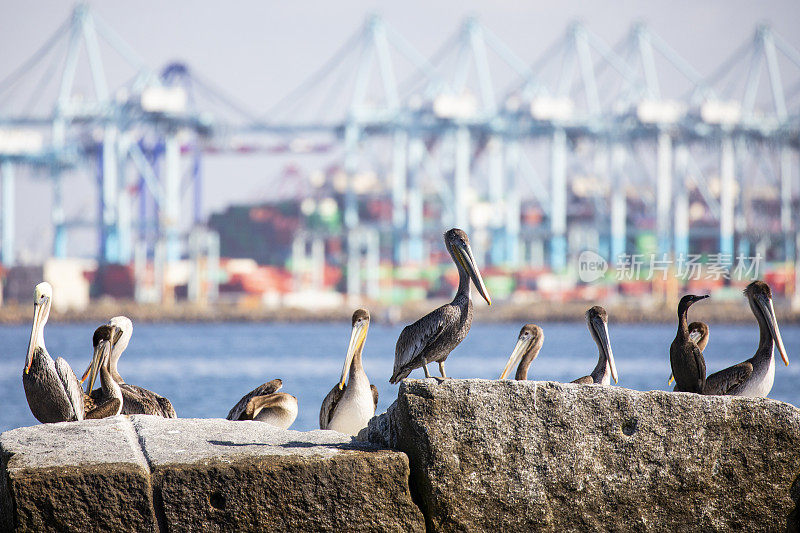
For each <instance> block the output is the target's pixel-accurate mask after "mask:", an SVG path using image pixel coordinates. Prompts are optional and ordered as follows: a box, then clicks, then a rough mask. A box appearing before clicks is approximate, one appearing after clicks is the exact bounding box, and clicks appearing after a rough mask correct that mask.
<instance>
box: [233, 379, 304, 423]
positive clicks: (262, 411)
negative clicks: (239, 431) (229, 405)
mask: <svg viewBox="0 0 800 533" xmlns="http://www.w3.org/2000/svg"><path fill="white" fill-rule="evenodd" d="M281 386H283V382H282V381H281V380H280V379H273V380H272V381H268V382H266V383H264V384H263V385H260V386H258V387H256V388H255V389H253V390H252V391H250V392H249V393H247V394H245V395H244V396H243V397H242V399H241V400H239V402H238V403H237V404H236V405H234V406H233V409H231V410H230V412H228V416H227V417H226V418H227V419H228V420H257V421H259V422H266V423H267V424H270V425H273V426H275V427H278V428H281V429H287V428H288V427H289V426H291V425H292V422H294V419H295V418H297V398H295V397H294V396H292V395H291V394H286V393H285V392H277V391H278V389H280V388H281Z"/></svg>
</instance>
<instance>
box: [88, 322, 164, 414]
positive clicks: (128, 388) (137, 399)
mask: <svg viewBox="0 0 800 533" xmlns="http://www.w3.org/2000/svg"><path fill="white" fill-rule="evenodd" d="M106 325H107V326H108V327H109V328H113V336H112V338H111V340H110V342H111V356H110V358H109V361H108V370H109V372H110V373H111V376H112V377H113V378H114V381H116V382H117V383H118V384H119V387H120V389H121V390H122V396H123V399H124V400H123V402H122V414H123V415H155V416H163V417H164V418H176V417H177V415H176V414H175V409H174V408H173V407H172V402H170V401H169V400H168V399H167V398H165V397H163V396H161V395H160V394H156V393H155V392H153V391H151V390H148V389H145V388H144V387H139V386H138V385H131V384H129V383H125V380H124V379H122V376H120V374H119V371H118V370H117V363H118V362H119V359H120V357H122V353H123V352H124V351H125V349H126V348H127V347H128V343H129V342H130V340H131V337H132V336H133V322H131V320H130V319H129V318H128V317H125V316H115V317H113V318H112V319H111V320H109V321H108V323H107V324H106ZM91 369H92V367H91V365H90V366H89V368H87V369H86V372H84V374H83V377H82V378H81V381H82V382H83V381H85V380H86V377H87V376H88V375H89V374H90V372H91ZM86 394H88V395H91V396H92V397H95V396H96V395H99V394H102V390H101V389H95V390H91V384H90V385H89V386H88V387H87V389H86Z"/></svg>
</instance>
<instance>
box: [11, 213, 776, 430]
mask: <svg viewBox="0 0 800 533" xmlns="http://www.w3.org/2000/svg"><path fill="white" fill-rule="evenodd" d="M444 241H445V246H446V248H447V251H448V252H449V253H450V256H451V258H452V259H453V263H455V265H456V268H457V269H458V277H459V282H458V289H457V291H456V294H455V297H454V298H453V300H452V301H451V302H450V303H448V304H446V305H443V306H442V307H439V308H438V309H436V310H434V311H432V312H431V313H428V314H427V315H425V316H423V317H422V318H420V319H419V320H417V321H416V322H414V323H413V324H411V325H409V326H406V327H405V328H404V329H403V331H402V332H401V333H400V337H399V338H398V340H397V345H396V347H395V359H394V369H393V372H392V376H391V378H390V379H389V382H390V383H397V382H399V381H400V380H402V379H403V378H405V377H407V376H408V375H409V374H410V373H411V372H412V371H413V370H415V369H417V368H422V369H423V371H424V373H425V377H426V378H430V377H431V375H430V373H429V371H428V364H429V363H433V362H435V363H438V365H439V372H440V373H441V377H437V378H434V379H437V380H443V379H447V375H446V374H445V370H444V363H445V361H446V360H447V357H448V355H449V354H450V352H452V351H453V349H454V348H455V347H456V346H458V345H459V343H461V341H462V340H463V339H464V338H465V337H466V336H467V333H468V332H469V329H470V326H471V325H472V314H473V309H472V295H471V285H472V284H474V285H475V287H476V288H477V290H478V293H479V294H480V295H481V297H482V298H483V299H484V300H486V303H487V304H488V305H491V303H492V301H491V298H490V297H489V294H488V291H487V290H486V286H485V285H484V283H483V279H482V277H481V274H480V271H479V270H478V268H477V267H476V266H475V258H474V255H473V253H472V248H471V247H470V244H469V239H468V237H467V235H466V233H464V232H463V231H462V230H460V229H456V228H453V229H451V230H449V231H447V232H446V233H445V234H444ZM744 294H745V296H746V297H747V299H748V301H749V303H750V308H751V310H752V311H753V314H754V315H755V317H756V320H757V321H758V325H759V331H760V337H759V344H758V348H757V350H756V353H755V355H754V356H753V357H751V358H750V359H748V360H747V361H744V362H743V363H739V364H737V365H734V366H731V367H729V368H726V369H724V370H720V371H719V372H716V373H714V374H711V375H709V376H706V365H705V360H704V358H703V350H704V349H705V347H706V345H707V343H708V338H709V328H708V326H707V325H706V324H705V323H703V322H693V323H691V324H687V323H688V318H687V315H688V310H689V307H691V306H692V304H694V303H695V302H698V301H700V300H703V299H706V298H708V296H695V295H686V296H684V297H683V298H682V299H681V301H680V303H679V304H678V331H677V334H676V336H675V340H674V341H673V342H672V345H671V346H670V350H669V355H670V364H671V366H672V376H670V380H669V382H670V383H671V382H672V379H673V377H674V379H675V383H676V385H675V389H674V390H675V391H681V392H694V393H698V394H715V395H734V396H766V395H767V394H769V392H770V390H771V389H772V384H773V381H774V378H775V357H774V347H775V346H777V348H778V351H779V353H780V355H781V358H782V359H783V362H784V363H785V364H786V365H788V364H789V359H788V357H787V355H786V349H785V348H784V345H783V340H782V339H781V334H780V330H779V329H778V323H777V321H776V319H775V310H774V308H773V306H772V293H771V291H770V288H769V286H768V285H767V284H766V283H764V282H762V281H755V282H753V283H751V284H750V285H748V287H747V289H745V291H744ZM52 298H53V292H52V288H51V287H50V285H49V284H48V283H46V282H43V283H40V284H39V285H37V286H36V289H35V291H34V304H33V306H34V312H33V327H32V329H31V338H30V343H29V345H28V352H27V354H26V357H25V367H24V370H23V374H22V384H23V386H24V388H25V395H26V397H27V400H28V405H29V406H30V408H31V411H32V413H33V415H34V416H35V417H36V418H37V419H38V420H39V421H40V422H45V423H46V422H63V421H73V420H83V419H91V418H103V417H107V416H114V415H118V414H128V415H130V414H149V415H157V416H162V417H165V418H175V417H176V414H175V409H173V407H172V404H171V403H170V401H169V400H168V399H167V398H165V397H163V396H160V395H158V394H156V393H154V392H152V391H149V390H147V389H144V388H142V387H138V386H136V385H130V384H128V383H126V382H125V381H124V380H123V379H122V376H120V374H119V371H118V370H117V363H118V362H119V359H120V356H121V355H122V353H123V352H124V351H125V348H126V347H127V346H128V343H129V341H130V339H131V335H132V333H133V324H132V322H131V321H130V319H128V318H126V317H123V316H118V317H114V318H112V319H111V320H109V321H108V323H106V324H103V325H101V326H100V327H98V328H97V329H96V330H95V332H94V335H93V338H92V345H93V348H94V351H93V356H92V360H91V363H90V364H89V367H88V368H87V369H86V372H85V373H84V374H83V376H82V379H81V380H78V378H77V376H76V375H75V373H74V372H73V371H72V369H71V368H70V366H69V364H67V362H66V361H65V360H64V359H63V358H61V357H59V358H58V359H56V360H55V361H53V359H52V358H51V357H50V355H49V354H48V352H47V349H46V348H45V344H44V326H45V323H46V322H47V318H48V316H49V314H50V306H51V302H52ZM369 322H370V316H369V311H367V310H366V309H358V310H356V311H355V313H353V318H352V330H351V334H350V343H349V344H348V347H347V353H346V355H345V361H344V366H343V367H342V374H341V377H340V379H339V381H338V382H337V383H336V384H335V385H334V386H333V388H332V389H331V391H330V392H329V393H328V395H327V396H326V397H325V399H324V400H323V402H322V406H321V408H320V412H319V426H320V428H321V429H330V430H335V431H339V432H341V433H346V434H350V435H357V434H358V433H359V431H360V430H361V429H363V428H364V427H366V426H367V423H368V422H369V420H370V419H371V418H372V417H373V416H374V415H375V409H376V407H377V405H378V390H377V388H376V387H375V385H372V384H371V383H370V381H369V378H368V377H367V374H366V372H365V371H364V366H363V363H362V353H363V349H364V343H365V341H366V338H367V331H368V330H369ZM586 322H587V325H588V327H589V332H590V333H591V335H592V338H593V339H594V341H595V343H596V344H597V348H598V360H597V365H596V366H595V368H594V370H592V372H591V373H590V374H589V375H587V376H583V377H580V378H578V379H576V380H574V381H572V383H577V384H597V385H601V386H610V385H611V380H612V379H613V380H614V383H617V382H618V375H617V367H616V364H615V362H614V353H613V352H612V350H611V341H610V339H609V334H608V313H606V310H605V309H603V308H602V307H600V306H594V307H592V308H590V309H589V310H588V311H586ZM543 344H544V331H543V330H542V328H541V327H540V326H538V325H536V324H526V325H525V326H523V327H522V330H521V331H520V333H519V337H518V339H517V343H516V345H515V346H514V349H513V351H512V352H511V355H510V357H509V358H508V362H507V363H506V365H505V368H504V369H503V371H502V373H501V374H500V378H499V379H501V380H502V379H505V378H506V376H507V375H508V374H509V372H510V371H511V369H512V368H513V367H514V365H517V369H516V374H515V378H516V379H517V380H526V379H527V377H528V370H529V368H530V365H531V363H533V361H534V360H535V359H536V357H537V355H538V354H539V351H540V350H541V348H542V345H543ZM98 375H99V377H100V387H99V388H97V389H92V387H94V384H95V381H96V379H97V377H98ZM84 382H86V390H85V391H84V390H83V389H82V388H81V387H82V384H83V383H84ZM282 384H283V383H282V381H281V380H280V379H273V380H272V381H268V382H267V383H264V384H263V385H261V386H259V387H257V388H255V389H254V390H252V391H250V392H249V393H247V394H246V395H245V396H243V397H242V399H241V400H239V402H238V403H237V404H236V405H235V406H234V407H233V408H232V409H231V410H230V412H229V413H228V416H227V418H228V419H229V420H257V421H261V422H266V423H268V424H271V425H273V426H276V427H279V428H284V429H285V428H288V427H289V426H291V425H292V423H293V422H294V420H295V418H296V417H297V398H295V397H294V396H292V395H291V394H287V393H285V392H278V391H279V389H280V388H281V386H282Z"/></svg>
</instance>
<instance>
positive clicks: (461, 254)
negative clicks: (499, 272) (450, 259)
mask: <svg viewBox="0 0 800 533" xmlns="http://www.w3.org/2000/svg"><path fill="white" fill-rule="evenodd" d="M454 249H455V252H456V257H457V258H458V261H459V262H460V263H461V266H463V267H464V270H466V271H467V274H469V277H470V278H471V279H472V283H474V284H475V287H476V288H477V289H478V292H479V293H480V295H481V296H482V297H483V299H484V300H486V303H487V304H489V305H492V299H491V298H490V297H489V291H487V290H486V285H484V283H483V278H482V277H481V272H480V270H478V267H476V266H475V256H474V255H472V248H471V247H470V245H469V244H467V245H466V246H464V247H463V248H462V247H461V246H459V245H456V246H455V247H454Z"/></svg>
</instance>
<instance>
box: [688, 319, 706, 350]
mask: <svg viewBox="0 0 800 533" xmlns="http://www.w3.org/2000/svg"><path fill="white" fill-rule="evenodd" d="M709 336H710V333H709V331H708V324H706V323H705V322H699V321H698V322H692V323H691V324H689V338H690V339H692V340H693V341H694V343H695V344H696V345H697V347H698V348H700V351H701V352H704V351H705V350H706V346H708V337H709Z"/></svg>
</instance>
